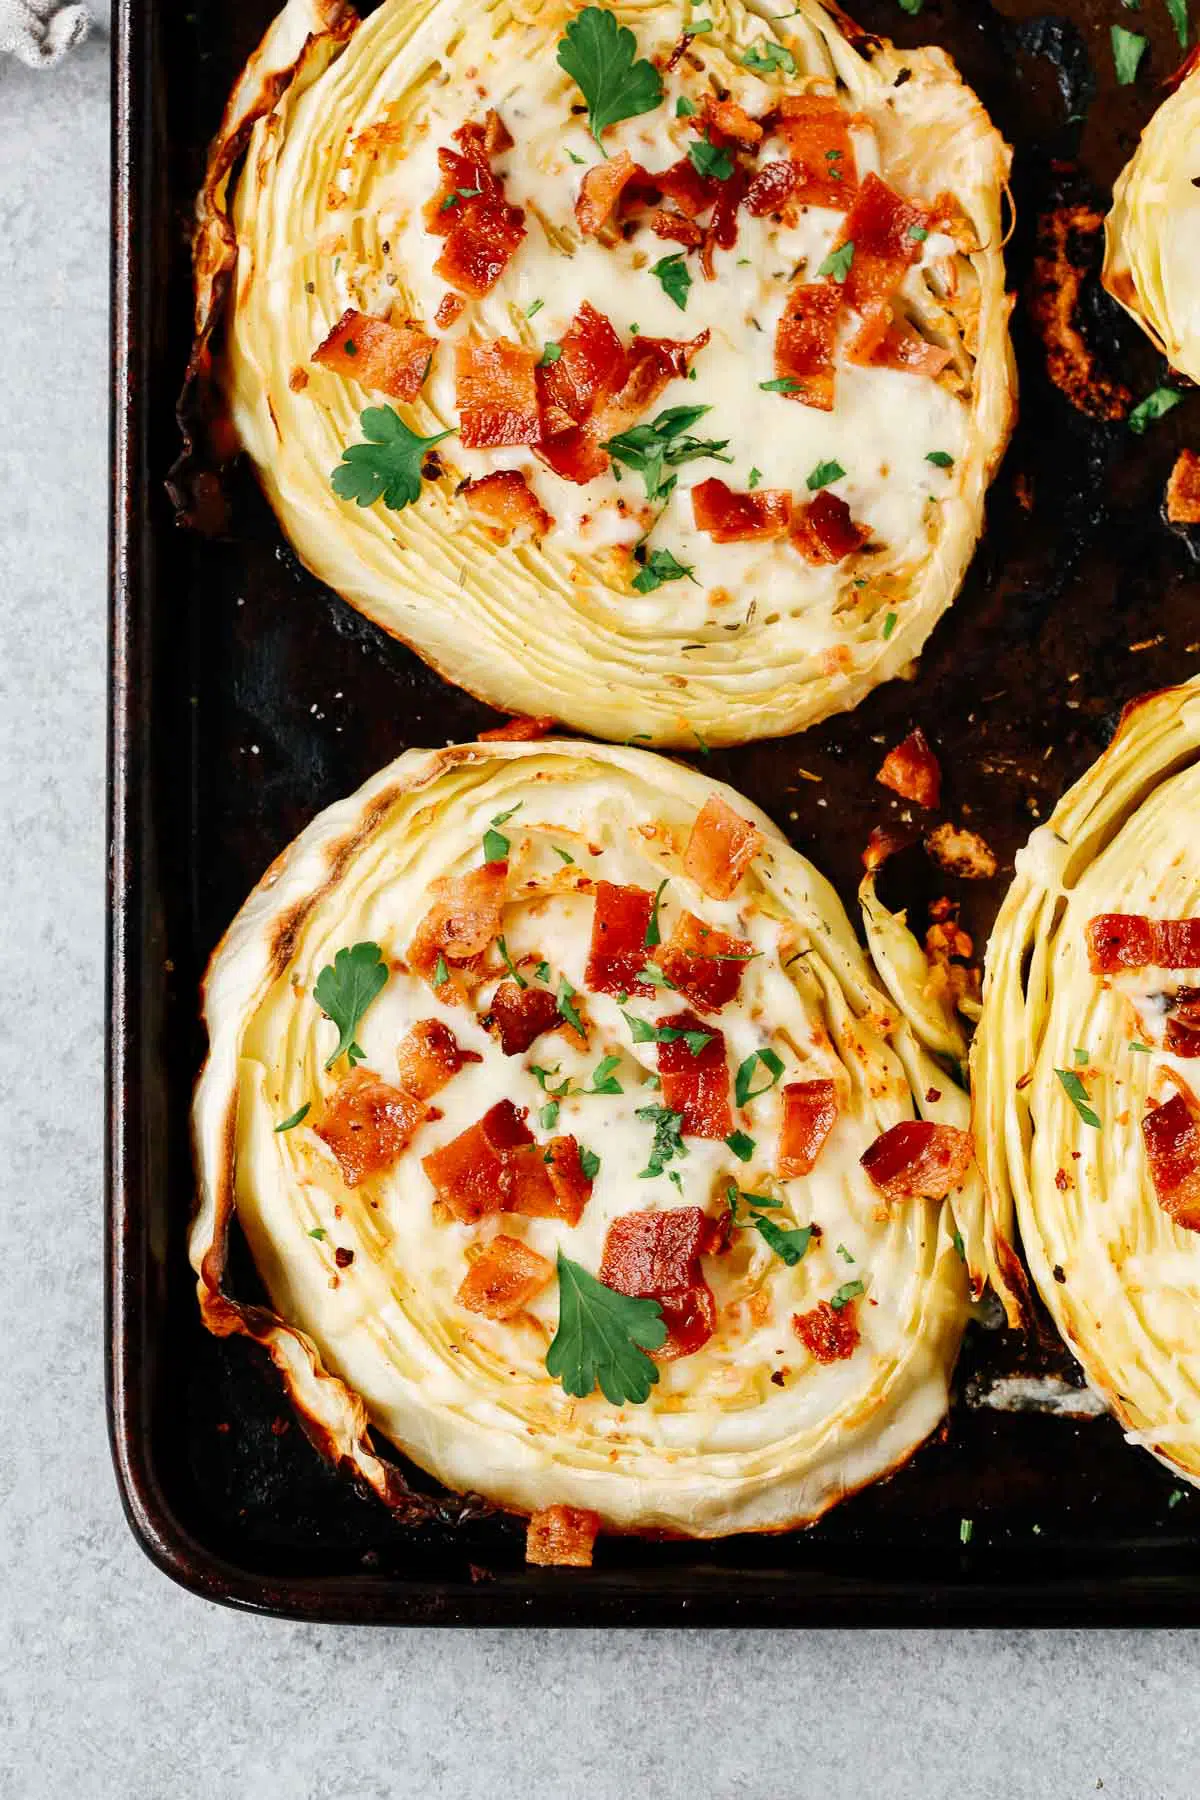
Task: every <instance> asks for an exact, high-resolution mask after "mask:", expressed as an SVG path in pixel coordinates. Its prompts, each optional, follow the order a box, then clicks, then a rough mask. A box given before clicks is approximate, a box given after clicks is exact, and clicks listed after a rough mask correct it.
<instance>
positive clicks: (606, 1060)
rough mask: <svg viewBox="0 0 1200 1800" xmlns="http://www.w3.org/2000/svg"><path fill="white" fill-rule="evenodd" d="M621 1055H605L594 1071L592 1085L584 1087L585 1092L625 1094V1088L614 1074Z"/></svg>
mask: <svg viewBox="0 0 1200 1800" xmlns="http://www.w3.org/2000/svg"><path fill="white" fill-rule="evenodd" d="M620 1061H621V1059H620V1057H619V1056H605V1057H602V1058H601V1060H600V1061H599V1062H598V1063H597V1064H596V1067H595V1068H594V1069H593V1071H592V1085H591V1087H588V1088H584V1090H583V1091H584V1093H585V1094H623V1093H624V1092H625V1090H624V1088H623V1087H622V1086H621V1084H620V1082H619V1081H618V1080H617V1079H616V1077H615V1076H614V1074H613V1070H614V1069H615V1068H617V1067H618V1066H619V1064H620Z"/></svg>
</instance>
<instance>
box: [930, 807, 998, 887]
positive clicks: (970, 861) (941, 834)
mask: <svg viewBox="0 0 1200 1800" xmlns="http://www.w3.org/2000/svg"><path fill="white" fill-rule="evenodd" d="M925 848H926V850H927V851H928V852H929V855H930V856H931V857H932V858H933V860H934V862H935V863H937V865H938V867H939V868H941V869H945V871H946V873H947V875H958V876H959V877H961V879H962V880H963V881H988V880H990V878H991V877H992V876H993V875H994V874H995V873H996V870H997V868H998V867H999V865H998V863H997V861H996V853H995V851H994V850H993V849H992V848H991V846H990V845H989V844H988V843H987V842H986V840H985V839H984V838H981V837H980V835H979V833H978V832H977V831H966V830H964V828H963V827H962V826H961V825H951V824H950V823H949V821H947V823H946V824H944V825H937V826H935V827H934V829H933V830H932V831H931V832H930V833H929V836H928V837H927V838H926V839H925Z"/></svg>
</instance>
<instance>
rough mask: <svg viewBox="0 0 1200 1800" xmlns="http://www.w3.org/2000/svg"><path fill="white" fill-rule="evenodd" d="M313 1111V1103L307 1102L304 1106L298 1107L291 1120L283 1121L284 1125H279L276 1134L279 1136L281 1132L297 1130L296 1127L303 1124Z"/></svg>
mask: <svg viewBox="0 0 1200 1800" xmlns="http://www.w3.org/2000/svg"><path fill="white" fill-rule="evenodd" d="M311 1111H312V1101H311V1100H306V1101H305V1102H304V1105H303V1106H298V1107H297V1108H296V1111H295V1112H294V1113H293V1114H292V1116H291V1118H290V1119H285V1120H284V1121H283V1124H282V1125H277V1126H276V1127H275V1131H276V1134H278V1133H279V1132H281V1131H293V1130H294V1129H295V1127H296V1126H297V1125H299V1124H300V1123H301V1121H302V1120H304V1119H306V1118H307V1117H308V1115H309V1113H310V1112H311Z"/></svg>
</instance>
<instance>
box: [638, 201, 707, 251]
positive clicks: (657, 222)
mask: <svg viewBox="0 0 1200 1800" xmlns="http://www.w3.org/2000/svg"><path fill="white" fill-rule="evenodd" d="M650 229H651V231H652V232H653V233H654V235H655V237H660V238H667V239H669V240H670V241H671V242H673V243H676V244H685V245H686V246H687V248H688V249H689V250H694V249H695V248H696V246H697V245H698V244H702V243H703V242H704V232H703V229H702V228H701V227H700V226H699V225H697V224H696V222H695V220H693V219H685V218H684V216H683V214H682V213H681V212H674V211H672V209H671V208H670V207H669V206H656V207H655V208H654V211H653V212H652V213H651V214H650Z"/></svg>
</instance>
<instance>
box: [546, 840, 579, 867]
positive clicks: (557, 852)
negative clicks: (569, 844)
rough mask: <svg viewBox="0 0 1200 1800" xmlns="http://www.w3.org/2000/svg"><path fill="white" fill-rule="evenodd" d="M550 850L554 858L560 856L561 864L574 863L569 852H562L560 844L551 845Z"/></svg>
mask: <svg viewBox="0 0 1200 1800" xmlns="http://www.w3.org/2000/svg"><path fill="white" fill-rule="evenodd" d="M550 848H551V849H552V850H553V852H554V854H555V856H560V857H561V858H562V860H563V862H565V863H573V862H574V861H575V858H574V857H573V856H572V855H571V852H570V851H569V850H564V849H563V847H562V845H561V844H551V846H550Z"/></svg>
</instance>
